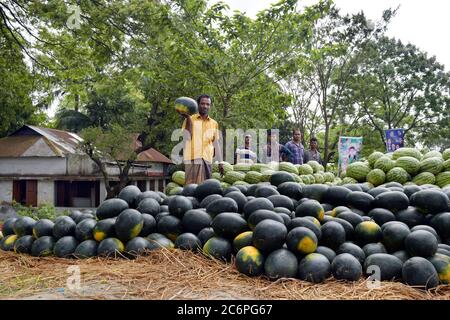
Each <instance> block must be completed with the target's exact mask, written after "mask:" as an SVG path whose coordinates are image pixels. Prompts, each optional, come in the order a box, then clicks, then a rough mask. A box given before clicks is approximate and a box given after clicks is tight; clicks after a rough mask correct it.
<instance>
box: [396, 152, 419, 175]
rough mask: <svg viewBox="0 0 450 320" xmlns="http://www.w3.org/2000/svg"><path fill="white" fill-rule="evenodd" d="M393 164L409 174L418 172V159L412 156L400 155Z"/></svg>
mask: <svg viewBox="0 0 450 320" xmlns="http://www.w3.org/2000/svg"><path fill="white" fill-rule="evenodd" d="M395 166H396V167H399V168H403V169H405V170H406V172H408V173H409V174H410V175H415V174H416V173H417V172H419V169H420V161H419V160H417V159H416V158H414V157H409V156H406V157H400V158H398V159H397V161H396V162H395Z"/></svg>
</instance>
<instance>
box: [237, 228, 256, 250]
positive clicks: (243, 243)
mask: <svg viewBox="0 0 450 320" xmlns="http://www.w3.org/2000/svg"><path fill="white" fill-rule="evenodd" d="M252 245H253V232H252V231H245V232H242V233H241V234H238V235H237V236H236V237H235V238H234V239H233V248H234V251H235V252H238V251H239V250H241V249H242V248H243V247H247V246H252Z"/></svg>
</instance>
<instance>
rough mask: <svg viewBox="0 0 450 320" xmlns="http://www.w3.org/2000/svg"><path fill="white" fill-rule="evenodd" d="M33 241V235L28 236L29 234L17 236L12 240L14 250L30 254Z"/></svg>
mask: <svg viewBox="0 0 450 320" xmlns="http://www.w3.org/2000/svg"><path fill="white" fill-rule="evenodd" d="M33 242H34V238H33V236H30V235H27V236H23V237H20V238H18V239H17V240H16V241H15V242H14V252H15V253H27V254H30V253H31V247H32V245H33Z"/></svg>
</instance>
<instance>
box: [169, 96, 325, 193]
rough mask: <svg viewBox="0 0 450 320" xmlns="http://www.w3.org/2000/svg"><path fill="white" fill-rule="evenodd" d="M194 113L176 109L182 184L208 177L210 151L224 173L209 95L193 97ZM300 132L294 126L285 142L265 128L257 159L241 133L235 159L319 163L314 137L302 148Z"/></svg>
mask: <svg viewBox="0 0 450 320" xmlns="http://www.w3.org/2000/svg"><path fill="white" fill-rule="evenodd" d="M197 104H198V114H194V115H189V114H188V113H183V112H180V111H177V112H178V113H180V114H181V115H182V116H183V117H184V122H183V125H182V129H184V141H185V145H184V148H183V159H184V164H185V174H186V184H190V183H195V184H198V183H201V182H202V181H204V180H206V179H209V178H211V171H212V170H211V165H212V162H213V158H214V154H216V159H217V160H218V161H219V172H220V174H222V175H223V174H224V169H223V165H222V164H221V162H222V160H223V159H222V158H221V157H222V152H221V147H220V143H219V125H218V123H217V121H215V120H214V119H212V118H211V117H210V116H209V111H210V109H211V104H212V99H211V97H210V96H209V95H207V94H202V95H200V96H199V97H198V98H197ZM301 138H302V136H301V132H300V130H298V129H294V130H293V132H292V139H291V140H290V141H288V142H287V143H286V144H285V145H283V144H280V143H279V142H278V135H276V134H275V133H274V132H269V133H268V135H267V143H266V145H265V146H264V147H263V151H264V152H263V158H262V159H258V158H257V155H256V153H255V152H254V151H253V150H252V145H251V136H250V135H246V136H245V143H244V146H242V147H240V148H238V149H237V150H236V155H235V156H236V157H235V159H236V162H238V163H240V162H246V163H256V162H262V163H269V162H271V161H289V162H291V163H293V164H303V163H306V162H308V161H310V160H315V161H317V162H319V163H322V159H321V157H320V153H319V151H318V145H317V139H316V138H314V137H313V138H311V139H310V149H309V150H305V148H304V147H303V145H302V143H301Z"/></svg>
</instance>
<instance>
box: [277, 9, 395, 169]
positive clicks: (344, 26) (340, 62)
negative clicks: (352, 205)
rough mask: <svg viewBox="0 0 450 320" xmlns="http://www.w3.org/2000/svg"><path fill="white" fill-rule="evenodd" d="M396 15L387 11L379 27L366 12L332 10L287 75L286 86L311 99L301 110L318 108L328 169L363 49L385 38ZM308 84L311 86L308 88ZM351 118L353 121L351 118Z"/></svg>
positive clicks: (324, 16) (320, 21)
mask: <svg viewBox="0 0 450 320" xmlns="http://www.w3.org/2000/svg"><path fill="white" fill-rule="evenodd" d="M394 13H395V11H394V12H393V11H391V10H386V11H385V12H384V13H383V19H382V20H381V21H380V22H378V23H377V24H376V25H375V24H373V23H371V22H369V21H368V20H367V19H366V17H365V16H364V13H363V12H361V13H358V14H355V15H341V14H340V13H339V10H338V9H337V8H336V7H335V6H332V7H331V8H330V10H329V11H328V12H327V13H326V14H324V15H323V16H321V18H320V19H319V20H318V21H317V23H316V25H315V27H314V31H313V36H312V37H311V39H310V40H309V43H308V47H307V50H306V51H299V52H298V56H297V60H296V63H295V64H294V66H297V67H296V68H293V71H294V72H293V73H292V74H289V73H287V77H286V80H287V81H286V83H287V84H289V83H291V84H293V85H294V87H293V90H294V91H297V90H298V91H299V92H298V94H297V96H299V97H302V96H306V97H310V98H308V100H307V101H306V102H309V103H310V104H309V105H302V106H301V108H309V109H310V110H314V107H316V106H318V109H319V111H320V114H321V118H322V119H321V121H320V123H321V124H322V126H323V127H322V128H323V130H324V135H323V137H324V143H323V145H324V164H325V165H326V163H327V162H328V161H329V160H330V151H331V150H332V149H334V147H335V143H333V145H331V143H330V134H331V131H332V128H333V127H334V126H336V125H337V118H338V115H339V112H340V110H343V109H342V108H343V107H344V103H343V99H344V91H345V88H346V86H347V84H348V82H349V81H350V78H351V76H352V74H353V73H354V72H355V71H356V70H357V66H358V65H359V64H360V63H361V60H362V59H363V58H364V57H363V56H362V55H361V52H362V48H363V47H364V46H365V45H366V43H367V41H369V40H370V39H372V38H376V37H378V36H380V34H382V32H383V31H384V30H385V28H386V25H387V23H388V22H389V20H390V19H391V17H392V15H393V14H394ZM292 80H293V81H292ZM305 83H307V84H308V85H307V86H305ZM298 107H300V106H296V108H298ZM303 114H304V113H303ZM314 114H316V113H314ZM347 116H348V117H350V114H347Z"/></svg>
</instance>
